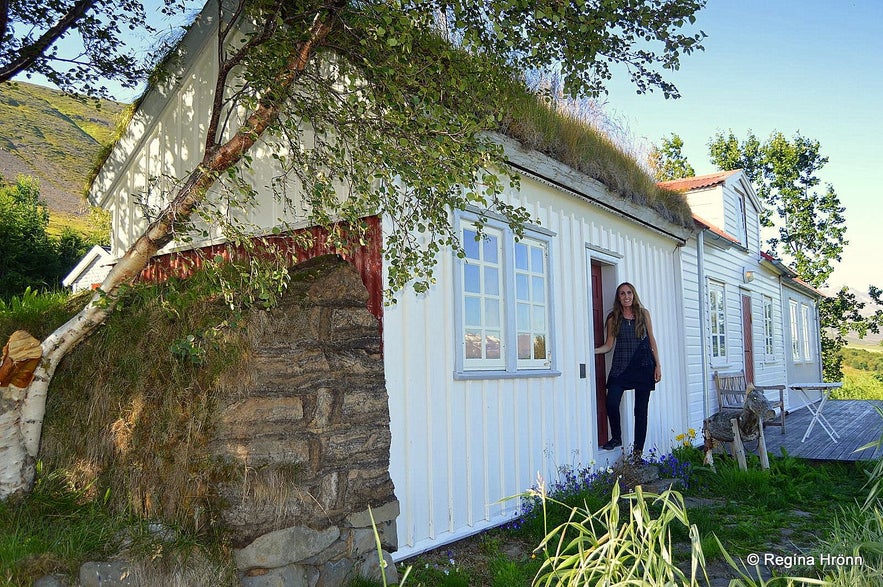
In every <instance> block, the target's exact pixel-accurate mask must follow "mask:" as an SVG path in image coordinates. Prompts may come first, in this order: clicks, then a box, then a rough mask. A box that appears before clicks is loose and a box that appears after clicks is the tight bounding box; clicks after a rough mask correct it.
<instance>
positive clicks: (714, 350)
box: [626, 294, 720, 357]
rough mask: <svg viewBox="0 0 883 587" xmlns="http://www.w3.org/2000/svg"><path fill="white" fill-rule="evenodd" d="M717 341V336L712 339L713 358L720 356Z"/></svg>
mask: <svg viewBox="0 0 883 587" xmlns="http://www.w3.org/2000/svg"><path fill="white" fill-rule="evenodd" d="M626 295H628V294H626ZM717 341H718V338H717V337H716V336H712V337H711V356H713V357H719V356H720V349H719V348H717Z"/></svg>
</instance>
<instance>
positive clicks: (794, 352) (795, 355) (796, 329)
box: [789, 300, 800, 363]
mask: <svg viewBox="0 0 883 587" xmlns="http://www.w3.org/2000/svg"><path fill="white" fill-rule="evenodd" d="M789 308H790V310H791V360H792V361H794V362H795V363H796V362H797V361H799V360H800V326H799V324H798V323H797V302H795V301H794V300H789Z"/></svg>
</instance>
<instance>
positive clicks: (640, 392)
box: [607, 384, 650, 450]
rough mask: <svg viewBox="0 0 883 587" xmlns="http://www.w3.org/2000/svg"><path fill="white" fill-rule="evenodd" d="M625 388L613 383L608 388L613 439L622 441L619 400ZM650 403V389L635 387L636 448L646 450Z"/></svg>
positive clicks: (608, 409)
mask: <svg viewBox="0 0 883 587" xmlns="http://www.w3.org/2000/svg"><path fill="white" fill-rule="evenodd" d="M624 392H625V389H623V388H622V387H620V386H618V385H616V384H613V385H611V386H610V387H608V388H607V419H608V420H609V421H610V436H611V439H612V440H618V441H619V442H622V423H621V422H620V418H619V402H620V401H622V394H623V393H624ZM649 404H650V389H649V388H645V389H635V450H644V440H645V439H646V438H647V406H648V405H649Z"/></svg>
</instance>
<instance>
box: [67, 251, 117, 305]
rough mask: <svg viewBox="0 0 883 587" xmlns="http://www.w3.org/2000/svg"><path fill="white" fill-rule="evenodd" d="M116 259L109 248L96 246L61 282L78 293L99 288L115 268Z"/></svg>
mask: <svg viewBox="0 0 883 587" xmlns="http://www.w3.org/2000/svg"><path fill="white" fill-rule="evenodd" d="M113 263H114V257H113V256H112V255H111V254H110V248H109V247H102V246H99V245H95V246H94V247H92V248H91V249H89V250H88V251H87V252H86V254H85V255H83V258H82V259H80V261H79V263H77V264H76V266H75V267H74V268H73V269H71V270H70V272H69V273H68V274H67V275H66V276H65V277H64V279H62V280H61V283H62V285H64V286H65V287H69V288H71V290H72V291H73V292H74V293H76V292H78V291H83V290H87V289H94V288H96V287H98V286H99V285H100V284H101V282H102V281H104V278H105V277H107V274H108V273H110V269H111V267H112V266H113Z"/></svg>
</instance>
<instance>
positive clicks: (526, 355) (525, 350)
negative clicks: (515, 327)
mask: <svg viewBox="0 0 883 587" xmlns="http://www.w3.org/2000/svg"><path fill="white" fill-rule="evenodd" d="M518 358H519V359H530V358H532V357H531V356H530V334H528V333H527V332H519V333H518Z"/></svg>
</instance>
